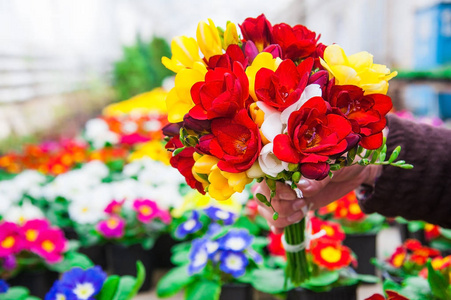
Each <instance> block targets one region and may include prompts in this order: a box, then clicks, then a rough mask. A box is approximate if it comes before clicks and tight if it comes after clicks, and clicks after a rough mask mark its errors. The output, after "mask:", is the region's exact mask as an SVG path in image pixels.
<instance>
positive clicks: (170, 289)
mask: <svg viewBox="0 0 451 300" xmlns="http://www.w3.org/2000/svg"><path fill="white" fill-rule="evenodd" d="M193 280H194V277H193V276H189V275H188V273H187V265H183V266H179V267H175V268H173V269H171V270H170V271H169V272H167V273H166V274H165V275H164V276H163V277H162V278H161V279H160V281H158V284H157V295H158V297H171V296H173V295H175V294H177V293H178V292H179V291H181V290H182V289H183V288H185V287H186V286H188V285H189V284H190V283H192V282H193Z"/></svg>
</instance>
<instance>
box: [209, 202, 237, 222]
mask: <svg viewBox="0 0 451 300" xmlns="http://www.w3.org/2000/svg"><path fill="white" fill-rule="evenodd" d="M205 213H206V214H207V216H208V217H209V218H210V219H212V220H213V221H222V222H223V223H224V225H231V224H233V222H234V221H235V214H234V213H232V212H230V211H226V210H222V209H220V208H218V207H214V206H210V207H208V208H206V209H205Z"/></svg>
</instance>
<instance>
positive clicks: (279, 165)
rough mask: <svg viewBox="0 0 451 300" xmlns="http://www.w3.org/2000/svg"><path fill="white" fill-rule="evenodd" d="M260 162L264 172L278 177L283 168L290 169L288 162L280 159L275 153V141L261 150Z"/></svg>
mask: <svg viewBox="0 0 451 300" xmlns="http://www.w3.org/2000/svg"><path fill="white" fill-rule="evenodd" d="M258 163H259V165H260V168H261V169H262V171H263V173H265V174H267V175H270V176H273V177H276V176H277V174H279V173H280V172H282V171H283V170H288V164H287V163H286V162H282V161H281V160H279V159H278V158H277V157H276V156H275V155H274V153H273V143H269V144H266V145H265V146H264V147H263V148H262V150H261V151H260V155H259V156H258Z"/></svg>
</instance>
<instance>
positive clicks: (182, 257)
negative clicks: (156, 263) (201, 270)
mask: <svg viewBox="0 0 451 300" xmlns="http://www.w3.org/2000/svg"><path fill="white" fill-rule="evenodd" d="M188 254H189V248H188V249H186V248H184V249H181V250H180V251H174V252H173V254H172V256H171V262H172V263H173V264H174V265H176V266H179V265H185V264H187V263H189V258H188Z"/></svg>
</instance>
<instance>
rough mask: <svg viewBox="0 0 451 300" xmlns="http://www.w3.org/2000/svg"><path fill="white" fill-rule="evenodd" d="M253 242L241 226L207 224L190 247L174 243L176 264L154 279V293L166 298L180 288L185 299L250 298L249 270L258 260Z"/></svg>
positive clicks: (251, 293) (251, 295) (251, 292)
mask: <svg viewBox="0 0 451 300" xmlns="http://www.w3.org/2000/svg"><path fill="white" fill-rule="evenodd" d="M187 222H190V221H187ZM182 226H183V225H182ZM185 227H186V226H185ZM253 241H254V236H253V235H251V234H250V233H249V231H248V230H246V229H244V228H236V227H233V225H230V226H222V227H221V226H220V225H219V224H218V223H215V222H213V223H211V224H210V225H209V226H208V230H207V232H206V233H205V235H203V236H201V237H199V238H196V239H194V240H193V241H192V243H190V244H188V245H190V247H182V246H177V249H176V251H177V252H174V262H175V263H176V264H177V265H178V266H177V267H175V268H174V269H172V270H171V271H169V272H168V273H167V274H166V275H165V276H164V277H163V278H162V279H161V280H160V281H159V282H158V285H157V295H158V296H159V297H170V296H172V295H174V294H176V293H178V292H180V291H181V290H182V289H184V290H185V298H186V299H207V298H208V299H253V291H252V288H251V286H250V285H249V282H250V281H251V275H250V274H251V272H250V270H252V269H254V268H256V266H257V264H258V263H260V262H261V261H262V257H261V255H260V254H258V253H257V252H256V250H255V249H253V248H252V244H253ZM193 297H194V298H193Z"/></svg>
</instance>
